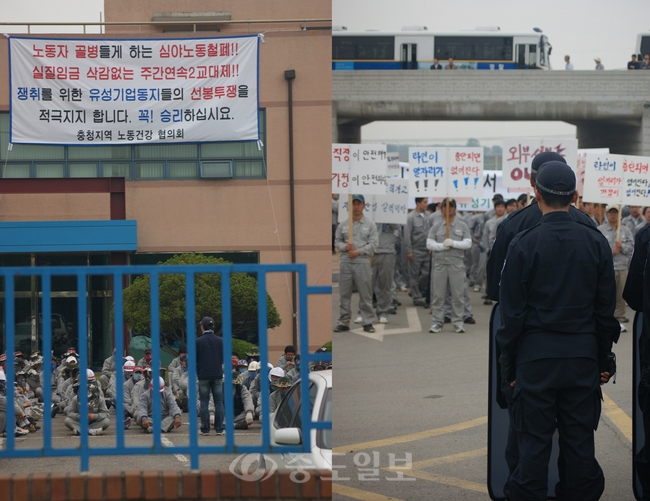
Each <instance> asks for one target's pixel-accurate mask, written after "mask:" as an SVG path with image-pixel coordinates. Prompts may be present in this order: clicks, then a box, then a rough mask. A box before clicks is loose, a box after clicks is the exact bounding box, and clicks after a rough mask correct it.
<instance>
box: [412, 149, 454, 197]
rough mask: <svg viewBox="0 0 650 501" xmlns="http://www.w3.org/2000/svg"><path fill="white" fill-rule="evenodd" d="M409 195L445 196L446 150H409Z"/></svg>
mask: <svg viewBox="0 0 650 501" xmlns="http://www.w3.org/2000/svg"><path fill="white" fill-rule="evenodd" d="M408 164H409V194H410V195H411V196H412V197H443V198H444V197H446V196H447V148H445V147H434V146H431V147H415V148H414V147H411V148H409V160H408Z"/></svg>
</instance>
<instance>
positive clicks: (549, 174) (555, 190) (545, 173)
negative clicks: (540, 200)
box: [535, 161, 576, 196]
mask: <svg viewBox="0 0 650 501" xmlns="http://www.w3.org/2000/svg"><path fill="white" fill-rule="evenodd" d="M535 186H537V189H538V190H540V191H543V192H545V193H550V194H552V195H560V196H565V195H573V194H574V193H575V191H576V175H575V174H574V173H573V171H572V170H571V167H569V166H568V165H567V164H566V163H564V162H559V161H552V162H546V163H544V164H543V165H542V166H541V167H540V169H539V172H538V173H537V179H536V180H535Z"/></svg>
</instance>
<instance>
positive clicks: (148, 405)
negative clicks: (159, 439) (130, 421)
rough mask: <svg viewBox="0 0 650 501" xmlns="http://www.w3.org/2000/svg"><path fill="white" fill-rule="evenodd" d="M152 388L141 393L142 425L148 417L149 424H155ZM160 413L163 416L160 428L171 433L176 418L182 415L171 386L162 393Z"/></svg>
mask: <svg viewBox="0 0 650 501" xmlns="http://www.w3.org/2000/svg"><path fill="white" fill-rule="evenodd" d="M151 391H152V390H151V389H148V390H146V391H143V392H142V394H141V395H140V403H139V405H138V419H137V421H138V424H139V425H142V421H143V420H144V419H145V418H146V419H147V421H149V425H150V426H153V423H152V419H153V416H152V414H153V399H152V396H151ZM160 414H161V417H162V422H161V424H160V429H161V430H162V432H163V433H169V432H170V431H172V430H173V429H174V419H175V418H177V417H181V410H180V409H179V408H178V405H176V401H175V400H174V396H173V395H172V392H171V391H169V388H165V389H164V390H163V391H162V392H161V393H160Z"/></svg>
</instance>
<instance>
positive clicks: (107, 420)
mask: <svg viewBox="0 0 650 501" xmlns="http://www.w3.org/2000/svg"><path fill="white" fill-rule="evenodd" d="M219 340H220V338H219ZM197 341H198V340H197ZM246 355H247V356H246V357H241V358H240V356H239V355H238V354H236V353H233V356H232V360H231V367H230V370H232V382H233V409H234V428H235V429H237V430H246V429H248V428H249V427H250V426H252V425H253V424H254V421H258V420H259V419H260V416H261V415H262V399H261V398H260V393H261V391H262V387H263V385H262V384H261V382H260V378H261V377H263V375H265V374H266V375H267V377H268V378H269V384H268V388H269V392H270V396H269V406H270V412H271V413H273V412H275V410H276V408H277V406H278V405H279V403H280V402H281V400H282V396H283V395H284V394H285V393H286V392H287V391H288V389H289V388H290V387H291V386H292V385H293V383H295V382H296V381H298V380H299V379H300V355H298V354H296V350H295V348H294V347H293V346H287V347H286V348H285V350H284V354H283V355H282V356H281V357H280V358H279V359H278V361H277V363H276V365H275V366H273V365H272V364H270V363H269V364H268V368H267V370H266V371H263V370H260V362H259V354H258V353H247V354H246ZM221 358H222V359H223V357H221ZM12 360H13V364H14V369H15V383H14V389H15V391H14V402H13V417H12V405H11V404H8V403H7V399H6V393H7V391H6V374H5V370H4V369H5V366H6V364H7V363H8V362H9V363H10V362H11V361H12ZM151 363H152V355H151V349H149V348H147V349H146V350H145V354H144V357H142V358H141V359H140V360H139V361H138V362H137V363H136V362H135V361H134V358H133V357H131V356H126V357H123V358H122V359H121V360H120V359H119V358H116V354H115V351H113V354H112V355H111V356H110V357H108V358H107V359H106V360H105V361H104V364H103V366H102V370H101V374H98V376H99V377H96V375H95V372H94V371H92V370H91V369H87V372H86V378H85V382H84V378H81V377H80V375H79V356H78V354H77V352H76V350H75V349H74V348H69V349H68V350H66V352H65V354H64V356H63V357H62V358H61V360H57V359H56V358H52V359H51V363H48V364H44V358H43V356H42V355H41V354H40V353H39V352H34V353H33V354H32V355H31V356H30V357H28V358H25V357H23V354H22V353H21V352H15V353H13V357H11V359H10V360H9V361H8V360H7V356H6V354H3V355H0V436H6V434H7V433H14V435H15V436H16V437H19V436H25V435H28V434H29V433H35V432H37V431H38V430H40V428H41V427H40V426H39V421H40V420H41V418H42V416H43V413H44V412H49V413H51V416H52V418H54V417H55V416H57V415H59V414H61V415H63V416H64V424H65V426H66V427H67V428H68V429H69V430H70V432H71V434H72V435H75V436H78V435H79V434H80V431H81V424H80V422H81V419H82V417H81V416H80V413H79V410H80V401H79V388H80V387H81V388H82V391H87V395H88V400H87V401H88V418H87V421H88V433H89V435H102V434H103V433H104V431H105V430H106V429H107V428H108V427H109V426H110V425H111V424H112V423H119V424H120V426H121V425H123V426H124V428H125V429H129V428H130V426H131V424H132V423H135V424H136V425H137V426H138V427H139V428H141V429H142V431H143V432H144V433H152V432H153V423H154V421H156V422H158V423H160V429H161V430H162V432H163V433H169V432H172V431H173V430H174V429H175V428H178V427H180V426H181V425H182V420H181V416H182V414H183V413H188V412H197V414H198V413H199V412H200V408H201V402H200V393H201V391H200V384H201V381H200V374H198V373H197V375H198V377H197V381H196V385H197V391H196V393H195V394H196V403H195V404H194V405H192V403H191V402H189V401H188V396H189V392H188V382H189V381H188V356H187V349H186V348H185V347H184V346H183V347H181V348H180V349H179V350H178V356H177V357H175V358H174V359H173V360H172V361H171V363H170V364H169V365H168V366H167V368H166V377H165V378H163V377H159V380H158V382H157V383H156V381H154V380H153V379H152V368H151ZM214 366H220V367H219V368H220V369H221V377H219V378H218V379H219V380H220V381H219V386H220V387H221V386H222V384H223V370H224V368H225V367H226V364H222V363H216V362H214ZM328 368H331V363H330V362H312V363H311V364H310V367H309V370H325V369H328ZM45 370H49V371H51V385H52V386H51V388H52V389H51V396H52V398H51V402H52V403H51V408H50V409H47V410H44V409H43V386H42V385H43V382H44V377H43V371H45ZM117 378H122V394H123V403H124V416H123V417H121V416H119V417H118V416H116V415H115V412H116V401H117V399H118V398H119V395H118V392H117V387H118V385H117ZM154 391H159V392H160V414H159V415H154V413H153V396H152V392H154ZM224 394H225V393H224V392H223V391H220V395H221V398H223V395H224ZM216 407H220V408H221V413H220V417H221V423H219V422H218V419H217V422H215V414H217V415H219V414H218V409H217V408H215V405H214V398H212V397H211V398H210V400H209V406H208V407H207V409H208V412H209V426H210V427H214V428H215V429H216V430H217V434H218V435H224V434H225V431H224V429H225V423H224V415H223V402H221V406H216ZM202 434H203V435H207V434H209V432H206V431H205V430H203V431H202Z"/></svg>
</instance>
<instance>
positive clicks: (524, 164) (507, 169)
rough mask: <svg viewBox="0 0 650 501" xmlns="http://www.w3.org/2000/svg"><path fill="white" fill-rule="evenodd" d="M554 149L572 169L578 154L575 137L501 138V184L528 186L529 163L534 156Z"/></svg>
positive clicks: (518, 186)
mask: <svg viewBox="0 0 650 501" xmlns="http://www.w3.org/2000/svg"><path fill="white" fill-rule="evenodd" d="M545 151H554V152H555V153H558V154H560V155H562V156H563V157H564V159H565V160H566V163H567V164H569V166H570V167H571V168H572V169H573V170H574V172H575V168H576V160H577V156H578V140H577V139H514V138H508V139H504V140H503V153H502V158H503V164H502V170H503V186H504V187H505V188H528V187H530V163H531V162H532V160H533V158H535V156H537V155H539V154H540V153H543V152H545Z"/></svg>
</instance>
